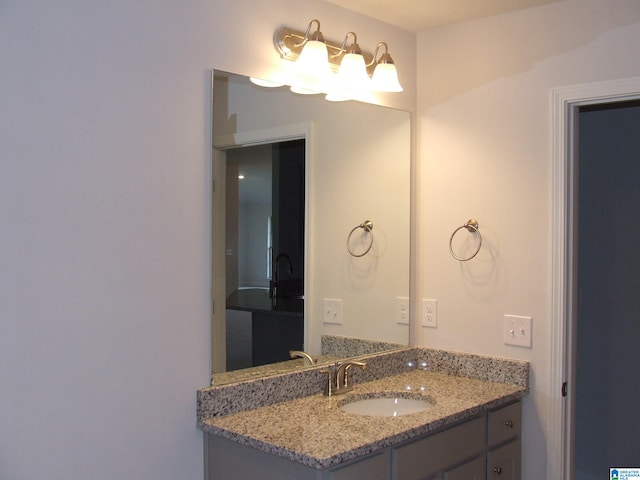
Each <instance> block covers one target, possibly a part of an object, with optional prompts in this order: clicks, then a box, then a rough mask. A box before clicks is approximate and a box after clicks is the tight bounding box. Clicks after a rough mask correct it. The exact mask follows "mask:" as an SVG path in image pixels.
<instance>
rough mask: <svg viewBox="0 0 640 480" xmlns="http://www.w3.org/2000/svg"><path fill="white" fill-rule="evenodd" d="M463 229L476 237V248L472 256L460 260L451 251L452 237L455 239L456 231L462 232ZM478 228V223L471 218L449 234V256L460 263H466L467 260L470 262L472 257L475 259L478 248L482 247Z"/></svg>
mask: <svg viewBox="0 0 640 480" xmlns="http://www.w3.org/2000/svg"><path fill="white" fill-rule="evenodd" d="M463 228H466V229H467V230H468V231H469V232H471V233H476V234H477V235H478V248H476V250H475V252H473V254H471V256H469V257H467V258H461V257H459V256H457V255H456V254H455V253H454V251H453V237H455V236H456V233H458V231H459V230H462V229H463ZM479 228H480V225H479V224H478V221H477V220H474V219H473V218H471V219H469V220H467V223H465V224H464V225H462V226H460V227H458V228H456V229H455V230H454V231H453V233H452V234H451V238H450V239H449V251H450V252H451V255H452V256H453V258H455V259H456V260H459V261H461V262H466V261H467V260H471V259H472V258H473V257H475V256H476V255H477V254H478V252H479V251H480V247H481V246H482V235H481V234H480V230H478V229H479Z"/></svg>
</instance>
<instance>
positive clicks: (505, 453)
mask: <svg viewBox="0 0 640 480" xmlns="http://www.w3.org/2000/svg"><path fill="white" fill-rule="evenodd" d="M520 456H521V447H520V440H516V441H514V442H511V443H507V444H506V445H503V446H502V447H500V448H496V449H495V450H491V451H490V452H489V453H488V454H487V480H520Z"/></svg>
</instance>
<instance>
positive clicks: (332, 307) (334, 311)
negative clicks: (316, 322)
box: [324, 298, 342, 325]
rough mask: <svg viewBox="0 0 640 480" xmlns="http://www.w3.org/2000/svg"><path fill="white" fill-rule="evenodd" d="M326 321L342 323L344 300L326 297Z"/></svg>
mask: <svg viewBox="0 0 640 480" xmlns="http://www.w3.org/2000/svg"><path fill="white" fill-rule="evenodd" d="M324 323H335V324H338V325H342V300H341V299H339V298H325V299H324Z"/></svg>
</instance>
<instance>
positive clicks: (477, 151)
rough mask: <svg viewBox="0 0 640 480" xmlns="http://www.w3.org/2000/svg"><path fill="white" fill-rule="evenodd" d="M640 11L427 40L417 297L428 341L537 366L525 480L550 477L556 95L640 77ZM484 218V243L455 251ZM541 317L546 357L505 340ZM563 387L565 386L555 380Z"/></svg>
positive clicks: (529, 403)
mask: <svg viewBox="0 0 640 480" xmlns="http://www.w3.org/2000/svg"><path fill="white" fill-rule="evenodd" d="M638 44H640V3H638V2H637V0H615V1H608V2H602V1H600V0H566V1H562V2H558V3H553V4H549V5H545V6H542V7H538V8H533V9H528V10H524V11H520V12H516V13H512V14H508V15H501V16H496V17H489V18H485V19H481V20H477V21H470V22H465V23H462V24H458V25H453V26H449V27H442V28H437V29H433V30H429V31H425V32H422V33H420V34H419V35H418V85H419V89H418V108H417V116H418V129H419V131H418V141H419V147H418V148H419V154H418V159H419V162H418V169H419V180H418V181H419V190H418V194H419V202H418V212H417V215H418V218H419V219H420V220H419V222H418V238H417V244H418V256H417V260H418V265H419V267H418V268H419V272H418V292H417V295H418V296H419V297H426V298H436V299H438V328H437V329H435V330H432V329H424V330H420V331H418V332H417V333H418V335H417V337H418V339H417V341H418V343H421V344H423V345H427V346H436V347H441V348H447V349H453V350H461V351H467V352H477V353H482V354H490V355H499V356H506V357H512V358H521V359H525V360H529V361H530V362H531V364H532V374H533V376H532V388H533V389H532V392H531V395H530V396H529V397H528V398H527V399H526V401H525V411H524V417H525V423H524V442H525V443H524V445H525V446H524V450H523V468H524V471H523V479H525V480H539V479H542V478H546V444H545V439H546V431H547V429H548V428H549V425H548V419H549V413H548V408H549V395H550V385H549V381H550V380H549V378H550V372H549V369H550V342H551V338H550V336H551V334H552V332H551V331H550V329H549V326H550V309H551V277H550V275H551V268H550V267H551V221H552V218H551V200H552V198H551V194H552V192H551V181H552V176H551V174H552V164H551V89H552V88H554V87H558V86H565V85H573V84H582V83H589V82H597V81H602V80H609V79H617V78H625V77H632V76H638V75H640V62H638V53H637V45H638ZM471 217H474V218H476V219H477V220H478V221H479V223H480V230H481V232H482V234H483V237H484V243H483V247H482V250H481V252H480V253H479V254H478V257H477V258H476V259H474V260H472V261H470V262H467V263H460V262H457V261H456V260H454V259H453V258H452V257H451V256H450V255H449V251H448V242H449V236H450V235H451V233H452V232H453V230H454V229H455V228H457V227H458V226H460V225H462V223H464V222H465V221H466V220H467V219H469V218H471ZM504 314H516V315H528V316H532V317H533V348H532V349H531V350H529V349H521V348H517V347H510V346H505V345H503V343H502V333H501V326H502V317H503V315H504ZM553 387H554V388H559V387H560V386H559V385H554V386H553Z"/></svg>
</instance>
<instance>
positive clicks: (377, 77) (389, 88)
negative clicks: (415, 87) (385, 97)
mask: <svg viewBox="0 0 640 480" xmlns="http://www.w3.org/2000/svg"><path fill="white" fill-rule="evenodd" d="M380 47H384V53H383V54H382V55H381V56H380V59H379V60H378V61H377V62H375V63H376V67H375V70H374V71H373V78H372V79H371V83H372V84H373V85H372V88H373V89H374V90H376V91H378V92H401V91H402V85H400V82H399V81H398V71H397V70H396V66H395V64H394V63H393V59H392V58H391V55H389V47H388V45H387V44H386V43H385V42H380V43H379V44H378V46H377V47H376V51H375V52H374V54H373V57H374V59H375V58H376V57H377V55H378V50H380Z"/></svg>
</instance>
